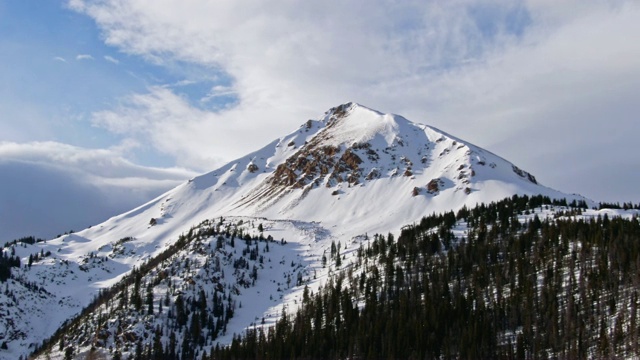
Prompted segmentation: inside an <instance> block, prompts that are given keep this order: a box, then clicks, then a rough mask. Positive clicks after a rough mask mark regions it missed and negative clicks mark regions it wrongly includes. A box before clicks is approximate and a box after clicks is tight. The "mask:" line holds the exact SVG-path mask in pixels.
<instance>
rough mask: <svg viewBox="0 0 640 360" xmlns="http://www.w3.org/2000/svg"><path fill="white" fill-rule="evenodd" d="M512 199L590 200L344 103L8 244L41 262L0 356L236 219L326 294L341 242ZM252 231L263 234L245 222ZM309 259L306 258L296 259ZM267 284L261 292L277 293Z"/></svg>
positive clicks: (11, 293) (449, 139)
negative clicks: (126, 204)
mask: <svg viewBox="0 0 640 360" xmlns="http://www.w3.org/2000/svg"><path fill="white" fill-rule="evenodd" d="M513 194H543V195H546V196H549V197H551V198H568V199H569V200H572V199H578V200H582V199H583V198H582V197H579V196H576V195H567V194H563V193H560V192H558V191H555V190H552V189H549V188H547V187H544V186H542V185H540V184H538V183H537V181H536V179H535V178H534V177H533V176H532V175H531V174H529V173H527V172H525V171H523V170H521V169H519V168H518V167H516V166H515V165H513V164H511V163H509V162H508V161H506V160H504V159H502V158H500V157H498V156H496V155H494V154H492V153H490V152H488V151H485V150H483V149H481V148H478V147H476V146H474V145H472V144H470V143H467V142H465V141H463V140H460V139H457V138H455V137H453V136H450V135H448V134H446V133H444V132H442V131H440V130H438V129H435V128H432V127H429V126H426V125H422V124H416V123H412V122H410V121H408V120H407V119H405V118H403V117H401V116H397V115H390V114H382V113H379V112H377V111H374V110H371V109H369V108H366V107H364V106H361V105H358V104H354V103H348V104H344V105H341V106H338V107H336V108H333V109H331V110H329V111H328V112H327V113H325V114H324V115H323V116H322V117H321V118H319V119H316V120H309V121H307V122H305V123H304V124H303V125H302V126H301V127H300V128H299V129H298V130H296V131H294V132H293V133H291V134H289V135H287V136H284V137H282V138H280V139H278V140H276V141H273V142H272V143H270V144H268V145H267V146H265V147H263V148H262V149H260V150H258V151H255V152H253V153H251V154H248V155H247V156H244V157H242V158H240V159H237V160H235V161H232V162H230V163H229V164H227V165H225V166H223V167H221V168H219V169H217V170H215V171H213V172H210V173H208V174H204V175H202V176H199V177H196V178H194V179H192V180H190V181H188V182H186V183H184V184H182V185H180V186H178V187H177V188H175V189H173V190H171V191H169V192H167V193H166V194H164V195H162V196H160V197H158V198H156V199H154V200H153V201H151V202H149V203H147V204H145V205H142V206H140V207H138V208H136V209H134V210H132V211H130V212H127V213H125V214H122V215H119V216H116V217H114V218H111V219H109V220H107V221H105V222H104V223H102V224H99V225H96V226H93V227H91V228H89V229H85V230H83V231H81V232H78V233H75V234H70V235H65V236H62V237H60V238H57V239H53V240H50V241H47V242H46V243H38V244H33V245H29V244H22V245H21V244H17V245H12V246H11V247H8V248H6V249H5V250H4V251H5V252H10V251H15V252H16V254H17V255H19V256H20V257H21V259H22V263H23V265H25V264H27V263H28V258H29V256H30V255H32V258H33V257H34V254H42V256H38V257H37V260H36V261H34V263H33V264H32V266H31V267H26V266H23V268H21V269H14V279H13V280H9V281H8V282H7V286H6V290H5V291H4V293H2V294H0V304H6V306H3V307H2V308H0V311H2V312H3V317H2V318H0V342H6V344H7V347H8V349H6V350H2V349H0V359H13V358H16V357H17V356H19V355H22V354H26V353H28V352H30V351H32V350H33V349H34V347H35V346H36V345H37V344H39V343H40V342H41V341H42V340H44V338H46V337H48V336H50V335H52V334H53V332H54V331H55V330H56V329H57V328H58V327H59V326H60V325H61V324H62V323H63V321H65V320H66V319H68V318H70V317H72V316H73V315H75V314H77V313H79V312H80V310H81V309H82V308H83V307H84V306H87V305H88V304H89V302H90V301H91V300H92V299H93V298H94V297H95V296H97V295H98V292H99V290H100V289H105V288H107V287H109V286H112V285H115V284H117V283H118V281H119V280H121V279H122V278H123V277H124V276H125V275H127V274H129V273H130V272H131V270H132V269H133V268H134V267H140V266H141V264H142V263H143V262H145V261H148V260H149V259H152V258H153V257H155V256H158V255H159V254H161V253H162V252H163V251H165V250H167V249H168V248H169V247H170V246H171V245H173V244H175V243H176V242H177V241H178V239H180V237H181V235H184V234H187V233H188V232H189V231H190V229H191V228H192V227H194V226H197V225H198V224H201V223H203V222H207V221H215V220H216V219H218V218H220V217H224V218H229V217H234V219H245V220H247V219H248V220H249V221H251V219H253V220H255V221H254V222H261V223H264V224H265V225H267V224H270V225H268V226H267V227H268V229H266V230H265V233H264V234H265V236H267V235H271V236H272V237H273V238H275V239H282V238H286V241H287V242H289V244H291V246H289V247H284V248H283V249H281V250H278V251H280V252H281V254H280V255H279V256H280V259H282V260H283V261H285V263H289V262H291V263H296V264H302V265H304V266H305V267H307V270H306V272H304V274H305V276H307V280H310V279H309V278H310V277H311V276H310V275H309V274H310V270H311V269H313V270H314V276H313V281H309V285H311V286H312V287H318V286H320V285H321V284H322V282H323V281H325V280H326V279H327V278H329V277H330V272H331V271H332V269H331V266H327V267H324V266H322V263H323V260H322V259H323V256H324V254H326V253H327V252H328V251H329V250H330V247H331V245H332V244H331V243H332V242H334V241H335V242H337V243H338V244H341V245H343V247H342V249H341V250H342V253H344V254H346V255H348V254H349V252H352V251H354V250H355V249H356V248H357V247H358V246H359V245H360V243H361V242H362V241H364V239H366V234H374V233H387V232H397V231H398V230H399V227H400V226H402V225H405V224H408V223H411V222H414V221H417V220H419V219H420V218H421V217H422V216H424V215H428V214H431V213H433V212H441V211H446V210H450V209H457V208H460V207H462V206H463V205H467V206H470V207H471V206H473V205H475V204H477V203H483V202H490V201H495V200H499V199H502V198H504V197H507V196H511V195H513ZM244 230H245V231H253V232H256V230H249V229H248V228H246V225H244ZM214 240H215V239H211V238H207V239H206V241H208V242H209V243H212V242H213V241H214ZM244 255H245V254H243V255H239V254H236V255H232V256H237V257H238V258H236V260H238V259H239V257H242V256H244ZM300 257H302V258H304V259H305V260H304V261H298V260H296V259H298V258H300ZM294 260H295V261H294ZM158 271H160V270H158ZM227 271H233V269H227ZM262 271H263V272H264V271H266V270H262ZM282 276H283V275H282V274H279V275H277V276H276V275H269V278H272V279H275V277H280V278H281V277H282ZM266 284H267V283H261V285H259V287H260V289H261V290H260V291H262V293H270V294H273V291H274V289H270V288H269V285H266ZM36 285H37V286H36ZM203 286H204V285H203ZM273 286H275V288H277V287H278V286H276V285H273ZM301 289H302V288H301V287H298V288H295V287H291V288H288V290H287V291H288V292H286V293H282V294H280V295H282V299H280V297H279V296H278V297H277V299H278V300H279V301H282V302H276V303H275V304H274V302H273V299H269V298H259V299H258V300H255V299H254V300H251V303H252V304H253V305H252V306H251V307H250V308H251V309H253V310H251V311H254V310H255V309H262V310H261V311H262V312H263V313H264V311H265V310H264V309H269V310H268V311H269V312H270V313H277V312H278V311H279V310H274V309H281V308H282V305H283V304H284V303H287V304H290V303H288V302H287V301H288V300H287V299H295V297H296V296H300V291H301ZM252 291H253V290H252ZM238 292H239V293H238V294H237V295H238V301H239V302H243V303H248V302H249V300H247V299H249V297H250V294H253V296H255V293H253V292H249V290H243V289H242V288H240V289H239V290H238ZM243 294H244V295H243ZM156 295H157V296H162V295H161V294H159V293H158V294H156ZM243 296H245V298H244V299H245V300H242V297H243ZM158 300H159V299H155V301H158ZM174 300H175V298H173V299H172V301H174ZM291 301H293V300H291ZM247 311H249V310H248V309H247V307H245V308H243V309H242V310H241V309H236V318H235V319H236V320H234V322H232V323H230V324H231V325H230V326H232V328H231V329H229V330H228V332H227V333H226V334H224V335H220V337H219V340H221V341H226V342H228V341H230V340H231V335H232V334H233V333H234V332H239V331H241V330H242V329H244V328H245V327H247V326H249V325H250V322H251V321H254V319H255V316H258V315H256V314H253V312H251V314H250V315H247V313H246V312H247ZM5 313H6V314H5ZM242 314H245V315H242ZM5 315H6V316H5ZM240 319H251V320H250V321H249V320H247V321H244V322H243V321H241V320H240ZM165 340H166V339H165Z"/></svg>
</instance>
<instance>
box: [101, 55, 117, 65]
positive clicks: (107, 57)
mask: <svg viewBox="0 0 640 360" xmlns="http://www.w3.org/2000/svg"><path fill="white" fill-rule="evenodd" d="M104 59H105V60H107V61H108V62H110V63H113V64H116V65H117V64H120V60H118V59H116V58H114V57H113V56H109V55H105V56H104Z"/></svg>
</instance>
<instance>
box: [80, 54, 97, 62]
mask: <svg viewBox="0 0 640 360" xmlns="http://www.w3.org/2000/svg"><path fill="white" fill-rule="evenodd" d="M76 60H78V61H82V60H94V58H93V56H91V55H89V54H78V55H76Z"/></svg>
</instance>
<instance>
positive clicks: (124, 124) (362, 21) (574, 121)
mask: <svg viewBox="0 0 640 360" xmlns="http://www.w3.org/2000/svg"><path fill="white" fill-rule="evenodd" d="M70 6H71V7H72V8H74V9H76V10H77V11H82V12H84V13H86V14H88V15H89V16H91V17H92V18H93V19H95V21H96V22H97V24H98V26H99V27H100V28H101V30H102V31H103V34H104V36H105V41H106V42H107V44H109V45H112V46H116V47H118V48H119V49H120V50H121V51H123V52H126V53H130V54H136V55H140V56H143V57H146V58H148V59H153V61H154V62H156V63H162V62H163V61H173V60H179V61H184V62H188V63H194V64H197V65H200V66H209V67H211V68H212V69H214V68H215V69H219V68H221V69H222V70H224V71H226V72H227V73H228V74H229V75H230V77H231V78H232V79H233V80H234V82H233V83H232V85H231V87H230V88H221V89H213V90H212V92H211V94H210V95H211V96H213V97H215V96H216V95H217V94H234V95H236V96H237V97H238V100H239V101H238V103H237V105H236V106H233V107H232V108H229V109H224V110H221V111H218V112H207V111H204V110H201V109H199V108H195V107H193V106H191V105H190V103H189V101H187V99H185V98H183V97H181V95H179V94H177V93H176V90H171V89H168V88H161V87H152V88H150V89H149V92H148V93H146V94H135V95H132V96H131V97H130V98H128V99H125V100H123V102H122V103H121V104H120V105H119V106H117V107H116V108H113V109H109V110H105V111H102V112H98V113H96V114H95V121H94V122H95V124H96V125H98V126H102V127H105V128H107V129H109V130H110V131H114V132H118V133H122V134H124V133H129V132H130V133H132V134H137V135H133V136H138V138H146V137H148V138H150V139H152V141H153V145H154V146H155V147H156V148H157V149H158V150H160V151H163V152H165V153H167V154H172V155H174V156H176V159H177V161H178V163H179V164H181V165H183V166H191V167H197V168H199V169H206V168H209V167H211V166H212V165H213V164H214V163H217V162H219V161H221V160H222V159H226V160H228V159H230V158H231V157H234V156H238V155H241V154H244V153H246V152H247V151H249V150H251V149H253V148H255V147H256V146H259V145H260V144H263V143H265V142H267V141H269V140H270V139H271V138H273V137H276V136H279V135H281V134H283V133H285V132H288V131H290V130H292V129H294V128H295V127H297V125H298V124H299V123H302V122H303V121H304V120H306V118H308V117H310V116H314V115H318V113H321V112H322V111H324V110H326V109H328V108H329V107H331V106H334V105H336V104H339V103H342V102H346V101H349V100H354V101H358V102H361V103H363V104H366V105H369V106H372V107H375V108H378V109H380V110H382V111H391V112H396V113H401V114H403V115H406V116H407V117H408V118H410V119H412V120H414V121H424V122H427V123H430V124H432V125H435V126H438V127H441V128H443V129H444V130H447V131H449V132H451V133H454V134H456V135H458V136H460V137H463V138H466V139H468V140H471V141H473V142H476V143H478V144H479V145H482V146H488V147H489V148H490V149H492V150H495V151H497V152H499V153H500V154H502V155H504V156H505V157H507V158H509V159H510V160H513V161H514V162H516V163H518V164H519V165H522V166H523V167H525V168H528V169H530V170H532V171H534V172H537V175H538V176H539V178H541V179H542V180H543V181H544V180H545V179H553V181H554V182H551V183H550V182H547V183H549V185H552V186H555V187H559V188H561V189H562V190H567V191H573V190H574V187H575V185H576V181H575V179H576V178H577V176H578V173H577V172H572V170H571V169H572V168H573V167H572V164H575V163H577V162H578V161H584V162H586V163H588V164H589V166H591V171H593V172H595V171H613V172H614V173H615V172H616V169H617V168H616V169H614V168H611V163H610V162H607V161H606V159H604V157H603V156H602V155H601V154H602V153H603V151H602V149H618V150H616V153H617V156H618V157H620V158H621V159H623V160H622V161H624V162H625V163H627V164H634V165H635V164H637V162H638V160H637V159H636V157H635V156H634V155H632V154H633V150H632V149H630V148H629V145H627V146H625V147H624V149H619V147H620V146H621V145H623V144H633V143H634V141H635V140H634V136H635V135H634V134H637V130H638V125H637V124H638V122H637V121H636V120H635V118H634V114H636V113H638V110H640V109H638V106H639V105H638V103H637V101H636V100H635V94H637V93H638V92H639V91H640V79H639V76H640V75H639V74H640V61H639V59H640V45H639V43H638V42H637V41H635V40H634V39H635V38H636V37H637V35H638V34H640V6H638V4H637V3H635V2H631V1H612V2H607V3H603V2H600V1H595V0H594V1H577V0H571V1H568V2H562V3H558V2H555V1H553V2H551V1H546V0H544V1H543V0H538V1H528V2H513V1H508V0H494V1H489V2H477V1H463V0H458V1H449V2H437V1H428V2H425V1H408V2H400V3H398V2H392V1H384V0H381V1H376V2H371V1H364V0H361V1H353V2H348V3H332V4H328V3H326V2H323V3H305V4H304V5H301V4H297V3H296V4H293V3H291V2H287V1H273V2H269V3H268V4H266V3H263V2H260V1H216V2H210V1H204V0H200V1H191V2H189V4H188V5H185V3H184V2H182V1H177V0H161V1H157V2H153V3H150V2H148V1H142V0H139V1H125V0H105V1H84V2H83V1H80V0H74V1H72V2H71V3H70ZM211 96H209V97H205V98H204V100H205V101H206V100H207V99H211V98H212V97H211ZM608 129H615V131H607V130H608ZM603 134H607V135H604V136H603ZM593 144H598V148H597V149H596V148H594V147H593V146H592V145H593ZM558 154H561V155H558ZM583 157H587V158H588V159H590V160H585V159H583ZM560 168H561V169H563V171H562V173H563V174H564V175H558V171H557V169H560ZM636 178H637V176H635V177H634V176H632V177H631V179H629V180H616V181H621V182H624V186H618V187H619V188H623V187H624V188H626V189H631V186H630V184H631V183H632V181H635V180H636ZM584 184H587V185H585V186H583V188H580V189H576V190H579V191H583V192H585V193H587V195H591V196H594V197H597V196H600V195H602V194H604V193H603V192H600V193H598V190H597V189H598V188H599V187H600V186H599V184H598V183H597V182H596V181H595V180H594V181H591V182H589V180H584V179H583V180H582V181H581V182H580V184H578V187H580V186H582V185H584ZM606 196H610V194H606ZM635 196H637V195H635ZM635 200H636V201H638V200H640V198H638V199H635Z"/></svg>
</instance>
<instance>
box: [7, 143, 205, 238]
mask: <svg viewBox="0 0 640 360" xmlns="http://www.w3.org/2000/svg"><path fill="white" fill-rule="evenodd" d="M131 146H135V145H132V144H123V145H122V146H120V147H117V148H114V149H110V150H104V149H101V150H100V149H98V150H96V149H84V148H78V147H74V146H70V145H65V144H60V143H56V142H33V143H22V144H19V143H12V142H0V183H2V186H0V198H2V199H3V200H2V201H1V202H0V229H2V231H1V232H0V240H2V241H4V240H10V239H13V238H16V237H19V236H25V235H35V236H40V237H53V236H55V235H56V234H58V233H61V232H64V231H68V230H71V229H75V230H79V229H81V228H84V227H87V226H90V225H92V224H95V223H98V222H101V221H104V220H106V219H107V218H108V217H110V216H114V215H117V214H120V213H122V212H124V211H127V210H130V209H132V208H133V207H135V206H138V205H141V204H142V203H143V202H146V201H148V200H149V199H151V198H153V197H155V196H157V195H160V194H161V193H163V192H165V191H167V190H169V189H171V188H172V187H175V186H176V185H178V184H180V183H182V182H184V181H185V180H186V179H188V178H190V177H192V176H194V173H193V172H191V171H188V170H184V169H180V168H170V169H162V168H152V167H143V166H139V165H135V164H133V163H131V162H130V161H128V160H126V159H124V158H123V157H122V156H121V155H122V153H123V152H125V151H128V150H129V149H130V147H131Z"/></svg>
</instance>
